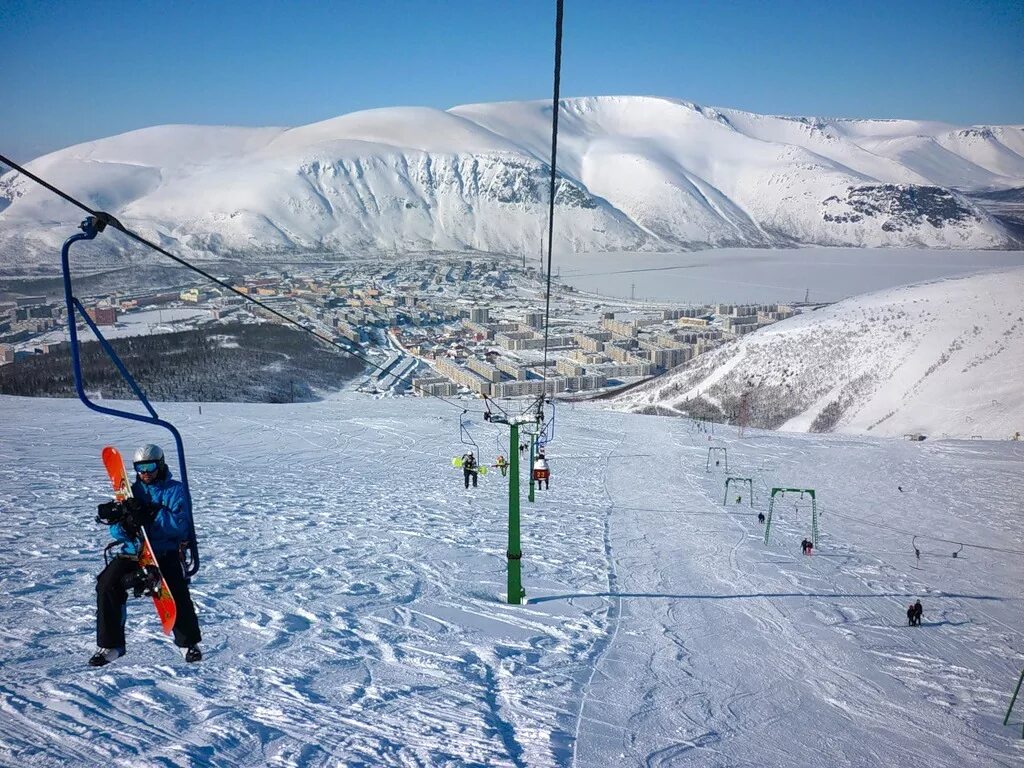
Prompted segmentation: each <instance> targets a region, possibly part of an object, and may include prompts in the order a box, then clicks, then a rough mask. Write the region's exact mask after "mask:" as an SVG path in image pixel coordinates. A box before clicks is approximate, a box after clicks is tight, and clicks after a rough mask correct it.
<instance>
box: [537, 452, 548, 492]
mask: <svg viewBox="0 0 1024 768" xmlns="http://www.w3.org/2000/svg"><path fill="white" fill-rule="evenodd" d="M533 479H534V481H536V483H537V488H543V489H545V490H547V489H549V488H550V487H551V469H550V468H549V467H548V460H547V458H546V457H545V456H544V449H543V448H541V449H540V452H539V453H538V454H537V458H535V459H534V460H533Z"/></svg>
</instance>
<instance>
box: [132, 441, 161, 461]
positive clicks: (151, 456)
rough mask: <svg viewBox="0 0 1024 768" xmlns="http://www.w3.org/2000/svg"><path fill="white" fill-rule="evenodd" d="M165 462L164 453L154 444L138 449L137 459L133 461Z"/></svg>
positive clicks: (136, 452)
mask: <svg viewBox="0 0 1024 768" xmlns="http://www.w3.org/2000/svg"><path fill="white" fill-rule="evenodd" d="M163 460H164V452H163V451H162V450H161V449H160V446H159V445H153V443H148V444H147V445H143V446H141V447H139V448H138V449H136V451H135V457H134V458H133V459H132V461H133V462H138V461H163Z"/></svg>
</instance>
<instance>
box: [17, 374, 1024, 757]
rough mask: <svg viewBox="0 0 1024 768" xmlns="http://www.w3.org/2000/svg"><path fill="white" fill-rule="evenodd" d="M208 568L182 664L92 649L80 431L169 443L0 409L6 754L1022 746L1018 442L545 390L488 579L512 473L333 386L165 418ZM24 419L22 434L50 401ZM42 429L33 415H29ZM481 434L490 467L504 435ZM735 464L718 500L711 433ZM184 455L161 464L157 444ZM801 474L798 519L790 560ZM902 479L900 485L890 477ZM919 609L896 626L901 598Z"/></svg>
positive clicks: (813, 752) (95, 450)
mask: <svg viewBox="0 0 1024 768" xmlns="http://www.w3.org/2000/svg"><path fill="white" fill-rule="evenodd" d="M164 410H166V412H167V413H166V414H164V413H163V412H162V415H166V416H168V417H170V418H171V419H172V420H173V421H174V422H175V423H176V424H177V425H178V427H179V428H180V429H181V430H182V433H183V435H184V437H185V441H186V446H187V449H188V451H189V468H190V478H191V484H192V493H193V497H194V501H195V506H196V522H197V528H198V531H199V536H200V548H201V552H202V556H203V566H202V570H201V571H200V574H199V576H198V577H197V579H196V580H195V582H194V584H193V596H194V599H195V601H196V603H197V608H198V610H199V612H200V621H201V625H202V629H203V633H204V643H203V646H204V649H205V653H206V656H205V658H204V660H203V661H202V662H201V663H200V664H198V665H194V666H187V665H185V664H184V663H183V662H182V660H181V658H180V656H179V655H178V654H177V652H176V651H175V649H174V648H173V646H172V645H171V643H170V641H168V640H167V639H165V638H164V637H163V636H162V635H161V634H160V632H159V630H158V624H157V622H156V620H155V617H154V615H153V611H152V608H151V606H150V605H148V604H146V603H145V602H144V601H142V600H139V601H131V602H130V603H129V619H128V655H127V656H126V657H125V658H123V659H120V660H118V661H117V662H115V663H114V664H112V665H110V666H108V667H105V668H103V669H99V670H95V669H91V668H89V667H87V666H86V665H85V660H86V659H87V658H88V655H89V654H90V652H91V650H92V641H93V633H94V616H95V614H94V610H95V609H94V583H95V581H94V579H95V574H96V573H97V572H98V571H99V570H100V568H101V565H102V559H101V557H100V552H101V549H102V546H103V544H104V543H105V531H104V530H103V529H102V527H101V526H98V525H95V524H94V523H93V516H94V511H93V510H94V505H95V504H96V503H99V502H100V501H103V500H105V499H106V497H107V495H108V494H107V488H106V483H105V476H104V474H103V471H102V466H101V465H100V462H99V451H100V448H101V447H102V446H103V445H105V444H107V443H113V444H116V445H118V446H119V447H121V448H122V451H127V450H129V449H130V448H131V447H132V446H133V445H134V444H136V443H138V442H143V441H149V440H155V441H157V442H161V443H165V444H166V443H167V441H166V440H165V439H164V436H163V435H162V434H159V433H154V432H153V431H148V430H146V429H144V428H142V427H139V426H137V425H125V424H123V423H120V422H117V421H115V420H112V419H105V418H103V417H99V416H97V415H95V414H92V413H90V412H88V411H86V410H85V409H84V408H82V407H81V406H80V405H79V404H78V403H77V402H72V401H53V400H28V399H19V398H0V413H2V418H0V446H2V447H0V487H2V488H3V494H2V495H0V545H2V546H0V592H2V595H3V601H2V605H0V651H2V652H3V656H4V659H5V661H4V664H3V672H2V675H0V764H2V765H11V766H15V765H17V766H24V765H31V766H48V765H66V764H76V765H132V766H144V765H145V766H148V765H174V766H192V765H195V766H200V765H202V766H206V765H275V766H312V765H337V764H344V765H366V766H377V765H383V766H387V765H394V766H434V765H453V766H454V765H459V766H461V765H498V766H568V765H574V766H579V767H580V768H583V767H584V766H617V765H644V766H668V765H700V766H793V765H808V766H810V765H837V766H865V765H891V764H893V763H894V762H897V761H899V762H904V761H909V762H920V763H925V764H928V765H929V766H932V767H933V768H934V767H936V766H959V765H1006V766H1009V765H1014V764H1018V763H1019V761H1020V759H1021V758H1022V757H1024V746H1022V744H1021V741H1020V739H1019V738H1016V737H1019V727H1020V726H1019V716H1016V715H1015V720H1014V722H1016V723H1017V725H1016V726H1015V727H1007V728H1003V727H1002V717H1003V714H1004V713H1005V707H1006V705H1007V703H1008V697H1009V694H1010V692H1011V691H1012V686H1013V683H1014V682H1015V680H1016V675H1017V674H1019V670H1020V666H1021V663H1022V661H1024V648H1022V642H1021V641H1022V629H1024V618H1022V614H1021V610H1020V608H1021V603H1020V592H1021V586H1022V581H1024V579H1022V575H1021V574H1022V572H1024V567H1022V565H1024V561H1022V558H1020V557H1014V556H1009V555H1002V554H999V553H993V552H986V551H983V550H977V549H966V550H964V552H962V553H961V555H960V557H958V558H957V559H956V560H954V559H953V558H952V557H950V552H951V550H952V549H955V547H953V546H951V545H947V544H941V543H938V542H933V541H931V540H922V539H918V542H917V544H918V547H919V548H920V549H921V550H922V558H921V561H920V564H918V563H917V562H916V561H915V559H914V556H913V549H912V548H911V543H910V539H909V537H906V536H903V535H902V534H897V533H893V532H891V531H887V530H885V529H882V528H878V527H874V526H873V525H871V523H872V522H878V523H884V524H887V525H893V526H896V527H898V528H906V529H909V530H916V531H931V532H934V533H935V535H938V536H941V537H943V538H948V539H952V540H959V539H963V540H967V541H977V542H982V543H987V544H991V545H994V546H1001V547H1006V548H1012V549H1024V535H1022V533H1021V532H1020V530H1019V517H1020V512H1021V506H1020V504H1021V502H1020V499H1019V497H1018V496H1017V495H1016V493H1015V489H1014V483H1015V480H1014V479H1013V478H1014V473H1015V472H1018V471H1019V467H1020V461H1021V459H1022V458H1024V451H1022V448H1021V446H1020V445H1015V444H1012V443H979V442H969V443H968V442H953V441H950V442H940V443H934V444H930V443H929V444H912V443H905V442H899V441H884V440H873V439H867V438H849V437H845V438H837V437H829V436H818V435H781V434H772V433H761V432H753V433H751V434H748V436H747V437H744V438H738V437H736V436H735V432H734V431H732V430H730V431H729V432H728V434H727V435H723V434H721V432H722V431H723V430H719V433H720V434H718V435H717V436H716V437H715V438H714V439H713V440H712V441H709V440H708V436H707V435H706V434H704V433H699V432H694V431H692V428H691V426H692V425H691V422H689V421H686V420H683V419H664V418H654V417H644V416H636V415H631V414H621V413H612V412H605V411H599V410H596V409H593V408H590V407H586V406H578V407H575V408H572V407H569V406H562V407H560V408H559V413H558V419H559V434H558V435H557V440H556V441H555V442H554V443H553V444H552V446H551V449H550V450H549V453H550V454H551V463H552V468H553V483H552V486H551V490H550V491H538V492H537V503H536V504H529V503H528V502H527V501H526V491H527V486H526V484H524V485H523V514H522V518H523V551H524V559H523V581H524V585H525V587H526V590H527V595H528V598H529V599H530V602H529V603H528V604H527V605H523V606H509V605H506V604H505V603H504V602H503V599H504V591H505V549H506V544H507V542H506V535H507V506H506V505H507V501H506V488H507V486H506V483H504V482H503V481H502V479H501V478H500V475H499V474H498V473H497V472H496V471H495V472H493V473H492V474H490V475H488V476H486V477H481V478H480V487H479V488H478V489H476V490H475V491H472V490H471V491H465V490H464V489H463V488H462V477H461V473H460V472H458V470H456V469H454V468H453V467H452V466H451V457H452V456H455V455H458V454H459V453H461V452H462V451H463V450H464V446H463V445H461V444H460V442H459V427H458V418H457V414H455V415H453V414H454V412H453V411H452V410H451V409H449V408H447V407H445V406H444V405H443V404H440V403H433V402H429V401H420V400H370V399H368V398H365V397H362V396H357V395H351V394H342V395H339V396H337V397H335V398H332V399H331V400H328V401H326V402H322V403H312V404H302V405H294V406H253V405H229V404H216V405H215V404H204V406H203V413H202V414H201V415H200V414H199V413H198V409H197V407H196V406H195V405H185V404H177V405H165V406H161V411H164ZM44 419H45V421H44ZM50 425H54V426H50ZM496 430H497V428H496V427H492V426H490V425H486V424H483V423H474V424H473V425H472V426H471V433H472V434H473V435H474V438H475V440H476V442H477V443H478V444H479V446H482V447H483V448H482V455H483V457H484V459H485V460H486V461H487V462H488V463H493V460H494V450H495V447H496V445H497V443H496V440H495V434H501V437H502V439H503V440H507V433H497V432H496ZM712 445H713V446H721V447H726V448H728V451H729V457H728V458H729V464H730V471H731V474H732V475H734V476H743V477H751V478H753V479H754V484H755V509H753V510H751V508H750V507H749V506H747V499H746V498H745V496H746V493H745V492H744V493H743V495H744V499H743V503H742V504H741V505H737V504H735V503H734V499H732V498H731V499H730V503H729V505H728V506H726V507H723V505H722V484H723V479H724V472H721V471H717V470H716V471H714V472H705V471H704V470H705V460H706V458H707V448H708V447H709V446H712ZM172 466H173V462H172ZM774 485H786V486H792V485H800V486H807V487H814V488H817V489H818V492H819V501H820V507H819V511H820V512H821V520H820V527H821V536H820V539H819V548H818V551H817V552H816V553H815V555H814V556H812V557H803V556H802V555H800V553H799V541H800V539H801V538H802V537H803V536H805V535H808V534H809V525H810V522H809V514H810V511H809V507H808V506H807V504H806V501H800V500H799V499H795V498H793V497H791V496H787V497H785V498H784V499H783V500H782V502H781V503H779V502H777V508H776V511H775V519H774V521H773V525H772V542H771V544H770V545H769V546H767V547H766V546H765V545H764V544H763V543H762V541H761V539H762V537H763V529H762V528H761V526H760V525H759V524H758V523H757V520H756V517H755V516H756V513H757V511H758V510H766V508H767V496H768V493H767V490H768V489H769V488H770V487H772V486H774ZM897 485H902V486H903V488H904V492H903V493H899V492H897V491H896V486H897ZM918 596H919V597H921V599H922V602H923V604H924V607H925V616H924V626H922V627H921V628H919V629H911V628H908V627H906V626H905V618H904V611H905V609H906V605H907V603H909V602H913V600H914V599H915V597H918Z"/></svg>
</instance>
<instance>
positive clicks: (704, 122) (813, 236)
mask: <svg viewBox="0 0 1024 768" xmlns="http://www.w3.org/2000/svg"><path fill="white" fill-rule="evenodd" d="M550 124H551V107H550V104H548V103H546V102H543V101H530V102H508V103H496V104H476V105H469V106H461V107H455V108H453V109H449V110H447V111H445V110H438V109H428V108H389V109H377V110H370V111H364V112H356V113H352V114H348V115H342V116H341V117H337V118H334V119H330V120H326V121H323V122H319V123H314V124H311V125H305V126H300V127H296V128H232V127H204V126H188V125H165V126H156V127H152V128H145V129H142V130H137V131H132V132H130V133H126V134H122V135H119V136H113V137H110V138H106V139H101V140H98V141H92V142H88V143H85V144H79V145H77V146H73V147H69V148H67V149H63V150H60V151H58V152H54V153H51V154H48V155H45V156H43V157H40V158H38V159H36V160H34V161H32V162H31V163H29V164H28V167H29V168H30V170H33V171H35V172H37V173H39V174H40V175H41V176H43V177H44V178H46V179H48V180H50V181H51V182H53V183H54V184H56V185H58V186H59V187H62V188H64V189H66V190H67V191H68V192H70V193H71V194H73V195H75V196H77V197H79V198H81V199H83V200H84V201H86V202H87V203H88V204H90V205H92V206H95V207H96V208H99V209H104V210H106V211H108V212H110V213H112V214H114V215H116V216H117V217H118V218H120V219H121V220H122V221H124V222H125V223H126V224H128V225H129V226H131V227H133V228H135V229H136V230H138V231H140V232H141V233H143V234H145V235H147V236H149V237H152V238H155V239H156V240H158V241H159V242H161V243H163V244H165V245H167V246H170V247H173V248H175V249H176V250H178V251H180V252H182V253H187V254H190V255H192V256H242V257H247V258H256V257H259V256H261V255H275V254H281V253H288V254H292V255H295V254H303V253H307V254H314V253H324V252H331V253H351V252H360V253H367V252H370V253H387V252H396V251H398V252H400V251H429V250H445V251H470V250H480V251H487V252H495V253H511V254H519V253H523V252H528V253H535V252H536V251H537V250H538V249H539V243H540V236H541V230H542V227H543V222H544V220H545V216H546V206H547V202H546V200H547V175H548V165H547V163H548V161H549V153H550ZM558 147H559V155H558V170H559V173H560V180H559V185H558V189H557V192H556V202H557V204H558V210H557V214H556V221H557V227H556V237H557V245H558V246H559V247H561V248H565V249H575V250H582V251H618V250H648V251H671V250H680V249H687V248H704V247H715V246H727V245H746V246H778V245H794V244H811V243H814V244H824V245H841V246H911V245H913V246H929V247H943V248H947V247H949V248H960V247H964V248H1006V247H1015V246H1016V245H1018V244H1019V241H1018V239H1017V236H1016V235H1015V234H1014V231H1013V230H1012V227H1011V228H1010V229H1008V228H1007V225H1006V224H1005V222H1003V221H1001V220H1000V219H999V218H997V217H996V216H995V215H993V214H992V213H990V212H988V210H986V209H985V208H983V207H980V206H979V205H978V204H977V203H976V202H975V199H972V197H971V195H972V194H974V193H979V194H980V193H984V194H992V193H997V194H1003V193H1008V194H1010V195H1011V197H1013V196H1015V195H1017V194H1018V191H1019V190H1020V189H1021V188H1024V126H973V127H963V126H956V125H950V124H946V123H936V122H922V121H911V120H844V119H822V118H809V117H776V116H766V115H758V114H753V113H749V112H741V111H738V110H733V109H718V108H709V107H703V106H700V105H697V104H692V103H688V102H684V101H679V100H674V99H665V98H653V97H598V98H578V99H566V100H564V101H562V103H561V113H560V123H559V144H558ZM1002 202H1003V201H1002V200H1001V204H1002ZM79 218H80V213H79V212H78V211H76V210H75V209H73V208H71V207H70V206H69V205H68V204H67V203H65V202H63V201H61V200H59V199H58V198H56V197H55V196H53V195H52V194H51V193H49V192H46V191H45V190H42V189H40V188H39V187H37V186H36V185H34V184H33V183H32V182H30V181H28V180H27V179H24V178H21V177H19V176H18V175H17V174H14V173H8V174H6V175H4V176H3V177H0V258H2V260H3V262H4V263H5V264H6V265H7V266H8V267H10V266H12V265H13V264H14V263H17V264H18V265H19V266H24V265H30V264H32V263H33V261H35V260H37V259H38V258H39V257H40V256H41V255H42V254H44V253H45V254H46V255H47V257H49V255H50V254H52V250H53V248H54V247H55V246H56V245H58V244H59V243H60V241H62V240H63V238H64V237H66V236H67V234H68V225H69V224H70V225H74V224H76V223H77V221H78V219H79ZM103 245H104V247H106V248H108V249H110V248H113V249H117V248H119V247H124V244H123V243H122V242H121V239H120V238H114V237H111V238H106V239H105V241H104V243H103Z"/></svg>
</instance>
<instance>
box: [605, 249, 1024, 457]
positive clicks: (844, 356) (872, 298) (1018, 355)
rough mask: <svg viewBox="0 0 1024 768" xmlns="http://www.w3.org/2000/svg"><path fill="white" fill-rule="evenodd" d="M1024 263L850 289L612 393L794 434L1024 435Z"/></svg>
mask: <svg viewBox="0 0 1024 768" xmlns="http://www.w3.org/2000/svg"><path fill="white" fill-rule="evenodd" d="M1021 295H1024V269H1020V268H1018V269H1012V270H1005V271H999V272H990V273H984V274H979V275H973V276H970V277H965V278H951V279H947V280H940V281H936V282H931V283H923V284H919V285H913V286H909V287H902V288H895V289H892V290H887V291H881V292H879V293H873V294H869V295H867V296H858V297H856V298H852V299H848V300H846V301H843V302H840V303H838V304H835V305H832V306H829V307H826V308H824V309H820V310H818V311H816V312H810V313H805V314H803V315H798V316H796V317H793V318H791V319H789V320H785V321H783V322H780V323H777V324H776V325H772V326H768V327H766V328H763V329H761V330H759V331H757V332H755V333H752V334H750V335H748V336H745V337H742V338H741V339H739V340H737V341H736V342H734V343H730V344H727V345H725V346H723V347H721V348H719V349H718V350H715V351H714V352H712V353H710V354H708V355H704V356H701V357H699V358H697V359H696V360H695V361H694V362H693V363H692V364H690V365H687V366H683V367H680V368H679V369H677V370H675V371H672V372H670V373H668V374H666V375H665V376H662V377H660V378H658V379H656V380H654V381H652V382H650V383H649V384H647V385H645V386H643V387H639V388H637V389H635V390H633V391H631V392H629V393H627V394H625V395H623V396H622V397H620V398H618V399H617V400H615V401H614V403H615V406H616V407H620V408H625V409H627V410H635V411H643V410H652V409H654V410H657V409H658V408H674V409H679V410H691V411H697V412H699V411H701V409H702V408H708V407H709V406H710V407H712V408H714V409H718V410H720V411H721V412H723V413H725V414H726V415H728V416H731V417H734V418H735V417H736V416H738V414H739V410H740V406H739V402H740V396H741V394H742V393H743V392H744V391H747V392H748V395H747V399H748V406H747V412H748V418H749V423H750V424H752V425H756V426H765V427H771V428H777V429H783V430H792V431H801V432H803V431H814V432H824V431H838V432H847V433H871V434H875V435H889V436H900V435H904V434H907V433H923V434H926V435H932V436H950V437H968V438H969V437H974V436H977V435H981V436H983V437H986V438H995V439H999V438H1007V437H1009V436H1010V435H1011V434H1012V433H1014V432H1015V431H1018V430H1019V431H1024V386H1022V385H1021V381H1022V380H1024V342H1022V336H1024V309H1022V307H1021V302H1020V297H1021Z"/></svg>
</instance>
